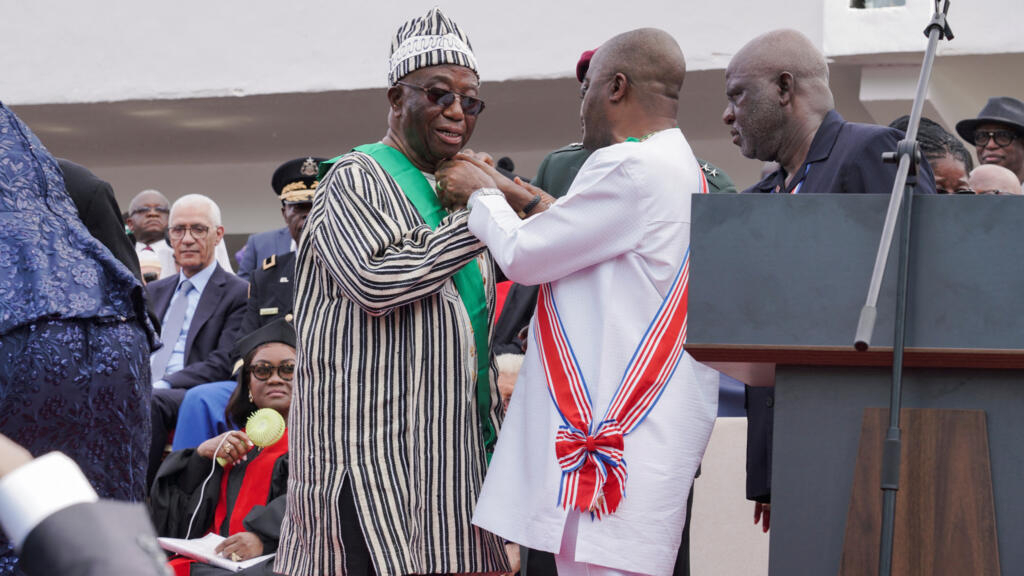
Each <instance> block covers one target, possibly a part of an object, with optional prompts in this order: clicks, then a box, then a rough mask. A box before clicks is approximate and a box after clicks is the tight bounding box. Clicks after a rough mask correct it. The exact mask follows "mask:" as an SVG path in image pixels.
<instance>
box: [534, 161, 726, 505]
mask: <svg viewBox="0 0 1024 576" xmlns="http://www.w3.org/2000/svg"><path fill="white" fill-rule="evenodd" d="M698 173H699V174H700V183H701V187H700V188H699V189H700V191H701V193H707V180H705V179H704V174H703V173H701V172H700V171H699V170H698ZM689 275H690V251H689V248H687V250H686V254H685V255H684V256H683V262H682V264H681V265H680V267H679V271H678V272H677V273H676V277H675V280H673V282H672V286H671V288H669V291H668V294H667V295H666V296H665V299H664V301H663V302H662V303H661V307H660V308H659V309H658V313H657V314H656V315H655V316H654V320H652V321H651V324H650V325H649V326H648V327H647V332H646V333H645V334H644V337H643V338H642V339H641V340H640V344H639V345H638V346H637V349H636V351H635V352H634V353H633V358H632V359H631V360H630V362H629V364H628V365H627V366H626V371H625V374H624V375H623V377H622V382H621V383H620V384H619V388H618V389H617V390H616V391H615V394H614V396H612V400H611V403H610V404H609V406H608V410H607V412H606V413H605V417H604V418H603V419H602V420H601V421H600V423H599V424H598V425H597V426H596V428H595V427H594V418H593V402H592V401H591V398H590V391H589V390H588V389H587V384H586V382H584V380H583V374H582V372H581V371H580V367H579V364H578V362H577V361H576V355H575V354H574V353H573V350H572V345H571V344H569V340H568V338H567V337H566V334H565V327H564V326H563V325H562V320H561V318H560V317H559V314H558V307H557V306H556V304H555V300H554V297H553V296H552V293H551V285H550V284H543V285H541V287H540V292H539V294H538V298H537V313H536V316H535V325H534V328H533V333H534V339H535V340H536V342H537V349H538V351H539V352H540V358H541V363H542V364H543V365H544V371H545V373H546V375H547V383H548V391H549V392H550V393H551V399H552V401H553V402H554V403H555V408H556V409H557V410H558V413H559V415H560V416H561V417H562V421H563V425H562V426H560V427H559V429H558V432H557V433H556V435H555V455H556V456H557V458H558V464H559V466H560V467H561V469H562V481H561V485H560V487H559V491H558V504H559V505H560V506H561V507H562V508H565V509H567V510H579V511H580V512H591V513H593V514H595V515H597V517H598V518H600V517H601V516H602V515H605V514H613V513H614V512H615V511H616V510H617V509H618V507H619V504H620V503H621V502H622V499H623V498H624V497H625V494H626V478H627V476H628V474H627V472H626V460H625V436H626V435H627V434H629V433H630V432H632V431H633V430H635V429H636V428H637V426H639V425H640V423H642V422H643V420H644V418H646V417H647V415H648V414H649V413H650V412H651V409H653V408H654V405H655V404H657V402H658V399H659V398H660V397H661V393H662V392H663V391H664V390H665V386H666V385H667V384H668V381H669V380H670V379H671V378H672V374H673V373H675V370H676V367H677V366H678V364H679V359H680V358H682V356H683V342H685V341H686V300H687V293H688V287H689Z"/></svg>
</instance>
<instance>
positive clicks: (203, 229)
mask: <svg viewBox="0 0 1024 576" xmlns="http://www.w3.org/2000/svg"><path fill="white" fill-rule="evenodd" d="M209 231H210V227H209V226H203V225H202V224H196V225H194V226H174V227H173V228H171V229H170V230H169V232H170V235H171V240H181V239H182V238H184V237H185V232H190V233H191V234H192V237H193V238H195V239H196V240H202V239H203V238H206V234H207V233H208V232H209Z"/></svg>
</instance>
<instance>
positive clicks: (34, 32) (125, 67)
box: [0, 0, 823, 104]
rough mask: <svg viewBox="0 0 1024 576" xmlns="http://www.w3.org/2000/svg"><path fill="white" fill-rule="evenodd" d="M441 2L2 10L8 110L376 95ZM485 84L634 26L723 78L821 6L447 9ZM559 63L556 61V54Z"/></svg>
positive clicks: (237, 2)
mask: <svg viewBox="0 0 1024 576" xmlns="http://www.w3.org/2000/svg"><path fill="white" fill-rule="evenodd" d="M432 5H433V2H432V1H427V2H411V1H400V2H399V1H390V2H388V1H384V2H354V1H351V0H341V1H338V0H333V1H327V0H303V1H295V2H282V1H280V0H213V1H211V0H179V1H175V2H161V3H158V2H149V1H139V0H105V1H102V2H81V1H77V0H0V6H2V8H3V16H4V17H3V18H0V54H3V62H4V70H3V74H0V99H2V100H4V101H5V102H7V103H9V104H42V103H72V102H103V101H118V100H135V99H157V98H195V97H207V96H244V95H252V94H269V93H291V92H317V91H327V90H352V89H359V88H372V87H380V86H383V85H384V84H385V78H386V73H385V58H386V56H387V50H388V46H389V38H390V37H391V35H392V34H393V33H394V32H395V30H396V29H397V27H398V26H399V25H400V24H401V23H402V22H404V21H405V20H407V19H408V18H411V17H413V16H416V15H419V14H423V13H425V12H426V11H427V10H428V9H429V8H430V7H431V6H432ZM440 5H441V8H442V10H444V11H445V12H446V13H447V14H448V15H450V16H451V17H452V18H453V19H454V20H455V21H456V22H458V23H459V25H460V26H462V27H463V28H464V30H466V31H467V33H468V34H469V36H470V40H471V41H472V43H473V45H474V48H475V50H476V51H477V56H478V60H479V62H480V66H481V70H482V76H483V79H484V81H495V80H508V79H519V78H550V77H565V76H569V75H571V74H572V69H571V68H570V67H569V66H568V65H567V64H569V62H567V59H566V58H565V57H564V56H565V55H566V54H579V53H580V52H582V51H583V50H585V49H588V48H592V47H595V46H597V45H598V44H600V43H601V42H602V41H604V40H605V39H607V38H609V37H611V36H613V35H614V34H617V33H619V32H622V31H624V30H628V29H631V28H637V27H642V26H657V27H660V28H664V29H666V30H668V31H669V32H671V33H672V34H673V35H674V36H675V37H676V38H677V39H678V40H679V42H680V44H681V46H682V48H683V52H684V53H685V54H686V55H687V59H688V65H689V68H690V69H691V70H705V69H715V68H719V69H720V68H724V67H725V65H726V64H727V63H728V59H729V57H730V55H731V54H732V53H733V52H735V50H736V49H737V48H739V47H740V46H741V45H742V44H743V43H744V42H746V41H747V40H749V39H750V38H752V37H754V36H755V35H757V34H758V33H760V32H762V31H764V30H768V29H770V28H775V27H781V26H792V27H796V28H798V29H800V30H802V31H804V32H805V33H807V34H808V35H809V36H810V37H811V38H812V39H814V40H815V41H816V42H818V43H820V42H821V27H822V10H823V4H822V3H821V2H820V1H817V0H789V1H787V2H786V3H785V10H780V6H781V4H780V3H777V2H736V1H715V2H710V1H701V2H698V1H695V0H684V1H679V0H650V1H644V0H641V1H635V2H626V3H624V2H621V1H610V0H597V1H589V2H581V1H578V0H572V1H552V0H515V1H512V2H501V3H499V2H479V1H477V0H472V1H471V0H449V1H447V2H443V3H440ZM553 55H557V57H553Z"/></svg>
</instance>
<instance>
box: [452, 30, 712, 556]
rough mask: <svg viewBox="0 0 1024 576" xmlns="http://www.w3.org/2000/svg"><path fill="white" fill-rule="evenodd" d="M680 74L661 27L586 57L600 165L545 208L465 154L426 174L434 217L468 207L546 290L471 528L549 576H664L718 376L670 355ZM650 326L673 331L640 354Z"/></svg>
mask: <svg viewBox="0 0 1024 576" xmlns="http://www.w3.org/2000/svg"><path fill="white" fill-rule="evenodd" d="M684 74H685V63H684V60H683V55H682V53H681V51H680V49H679V46H678V44H677V43H676V42H675V40H674V39H673V38H672V37H671V36H670V35H668V34H667V33H665V32H664V31H661V30H657V29H640V30H634V31H632V32H627V33H624V34H621V35H619V36H616V37H614V38H612V39H611V40H609V41H608V42H606V43H605V44H604V45H602V46H601V47H600V48H599V49H598V50H597V53H596V54H595V55H594V58H593V60H592V62H591V65H590V68H589V70H588V72H587V75H586V78H585V79H584V82H583V86H582V95H583V103H582V105H581V111H580V114H581V118H582V124H583V143H584V146H585V147H586V148H587V149H591V150H595V152H594V153H593V155H591V156H590V158H589V159H588V160H587V162H586V163H585V164H584V165H583V167H582V168H581V169H580V172H579V174H578V175H577V176H576V179H575V180H574V181H573V184H572V187H571V188H570V189H569V192H568V193H567V194H566V196H565V197H563V198H560V199H559V200H558V201H557V202H554V201H553V199H551V198H550V197H547V196H546V195H544V194H543V193H542V192H541V191H539V190H537V189H536V188H533V187H530V186H528V185H524V184H522V183H520V182H518V180H517V181H516V182H509V181H508V180H503V179H501V178H499V177H498V175H497V174H496V173H495V172H494V171H493V170H488V169H487V168H486V167H484V166H483V165H482V164H480V163H479V162H476V161H473V160H471V159H468V158H462V157H461V156H460V157H457V158H458V159H457V160H456V161H454V162H450V163H448V164H446V165H445V166H443V167H442V168H441V170H440V171H439V172H438V179H439V184H438V187H439V188H443V189H445V190H446V198H445V200H446V201H447V202H449V203H451V204H453V205H459V204H460V203H464V202H467V197H468V204H469V208H470V219H469V228H470V231H471V232H473V233H474V234H476V235H477V236H478V237H479V238H480V239H481V240H483V241H484V242H485V243H486V244H487V246H488V247H489V248H490V251H491V254H492V256H493V257H494V259H495V261H496V262H497V263H498V264H499V265H500V266H501V268H502V269H503V270H504V271H505V273H506V275H507V276H508V277H509V278H510V279H512V280H514V281H516V282H520V283H523V284H543V285H545V286H542V288H541V298H540V300H539V301H538V311H537V313H536V314H535V316H534V319H533V323H532V324H531V327H530V329H531V336H530V347H529V348H528V350H527V355H526V359H525V362H524V365H523V368H522V372H521V373H520V376H519V383H518V384H517V386H516V388H515V391H514V393H513V395H512V401H511V404H510V406H509V411H508V413H507V416H506V420H505V425H504V427H503V428H502V431H501V434H500V436H499V438H498V445H497V448H496V451H495V454H494V458H493V460H492V462H491V467H490V468H489V470H488V474H487V478H486V480H485V482H484V488H483V491H482V493H481V496H480V500H479V501H478V503H477V509H476V511H475V514H474V516H473V522H474V523H475V524H476V525H478V526H480V527H482V528H485V529H487V530H490V531H492V532H494V533H496V534H498V535H500V536H502V537H504V538H506V539H508V540H511V541H514V542H518V543H520V544H524V545H527V546H529V547H530V548H535V549H541V550H548V551H551V552H554V553H556V556H555V559H556V563H557V565H558V572H559V575H560V576H569V575H571V574H591V575H594V574H632V573H640V574H666V575H667V574H670V573H671V572H672V567H673V561H674V560H675V556H676V552H677V551H678V549H679V538H680V533H681V531H682V528H683V522H684V519H685V515H686V494H687V491H688V490H689V487H690V484H691V483H692V482H693V477H694V473H695V472H696V470H697V466H698V464H699V463H700V460H701V457H702V456H703V454H704V449H705V447H706V445H707V441H708V438H709V436H710V434H711V428H712V425H713V423H714V419H715V413H716V409H717V403H718V375H717V373H716V372H714V371H713V370H711V369H710V368H707V367H706V366H703V365H701V364H699V363H697V362H696V361H694V360H693V359H692V358H690V356H689V355H686V354H682V355H681V357H680V353H681V349H680V347H679V344H680V343H681V341H682V339H683V338H685V292H684V290H685V285H686V277H687V276H686V266H685V261H686V258H687V254H688V246H689V230H690V195H691V194H694V193H698V192H700V191H706V183H705V182H704V181H703V177H702V174H701V172H700V169H699V167H698V165H697V161H696V160H695V159H694V157H693V153H692V152H691V150H690V147H689V145H688V144H687V142H686V139H685V138H684V137H683V134H682V132H680V130H679V128H678V127H677V121H676V115H677V110H678V103H679V90H680V88H681V87H682V83H683V76H684ZM495 188H498V189H500V190H501V191H500V192H499V191H498V190H496V189H495ZM470 193H472V195H471V196H470ZM517 210H518V211H520V212H521V213H524V214H526V216H527V217H526V218H525V219H523V220H521V219H520V218H519V216H518V215H517V212H516V211H517ZM677 278H678V282H674V281H676V279H677ZM545 292H546V293H547V295H548V296H549V298H546V297H545ZM666 297H669V298H668V300H667V302H668V305H667V306H665V308H664V313H662V312H659V310H662V307H661V305H662V302H663V301H666ZM556 308H557V317H556V316H555V314H556V312H555V309H556ZM656 315H657V316H658V317H659V318H661V320H662V321H664V323H665V324H667V325H668V327H669V329H668V330H666V331H664V332H662V331H661V330H660V329H656V330H652V331H651V334H652V335H654V337H653V338H652V339H648V338H646V337H645V334H647V332H648V331H647V328H648V326H649V325H651V323H652V320H653V319H655V317H656ZM559 320H560V325H561V326H562V327H564V328H562V330H564V341H561V338H563V334H562V330H559ZM659 326H663V324H659ZM673 330H675V332H673ZM642 340H644V341H646V342H648V345H647V346H646V347H644V348H643V351H640V352H639V353H638V354H637V355H636V357H637V358H642V359H649V360H650V362H638V363H633V364H634V367H635V369H636V370H637V371H639V372H644V370H651V372H649V373H647V374H646V375H647V378H644V377H638V378H635V379H634V378H633V376H635V375H636V371H633V370H632V369H630V371H629V374H630V377H628V378H624V374H627V369H628V367H629V365H630V364H631V362H632V359H633V358H634V351H637V348H638V346H639V345H640V344H641V341H642ZM555 344H558V345H559V346H561V349H560V351H561V352H562V353H561V354H559V353H558V351H556V350H555ZM570 348H571V350H570ZM652 348H654V349H657V350H669V351H671V352H672V353H668V354H664V356H663V357H660V356H659V355H658V354H655V357H654V358H650V357H648V356H646V353H647V352H649V351H650V350H651V349H652ZM570 352H571V353H570ZM560 359H564V360H567V362H565V363H562V362H560ZM676 362H678V364H677V363H676ZM574 364H575V365H578V368H577V369H576V370H578V375H579V380H582V382H583V386H580V385H575V386H574V385H573V378H574V376H572V374H573V370H574V369H573V365H574ZM673 368H674V371H673ZM652 369H653V370H652ZM563 371H564V373H563ZM623 382H625V385H623V386H622V387H621V388H620V383H623ZM584 386H585V390H584V388H583V387H584ZM549 388H550V391H549ZM629 390H633V392H634V393H623V392H622V391H627V392H628V391H629ZM648 410H649V411H648ZM588 413H589V414H588ZM563 419H564V420H563ZM609 420H614V422H609ZM556 434H557V436H558V442H557V447H558V453H557V455H556ZM620 458H621V460H620ZM560 461H561V462H562V464H561V465H560ZM602 472H603V473H605V474H606V475H607V476H606V478H607V480H605V478H604V477H602V475H601V473H602ZM627 475H628V477H627ZM509 503H515V506H510V505H509ZM591 510H593V511H594V513H593V514H592V513H591V512H590V511H591Z"/></svg>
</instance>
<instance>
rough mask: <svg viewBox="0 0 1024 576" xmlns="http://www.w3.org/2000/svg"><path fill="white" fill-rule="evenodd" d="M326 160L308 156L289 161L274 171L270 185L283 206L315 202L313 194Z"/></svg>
mask: <svg viewBox="0 0 1024 576" xmlns="http://www.w3.org/2000/svg"><path fill="white" fill-rule="evenodd" d="M324 160H325V159H324V158H317V157H313V156H307V157H305V158H296V159H294V160H289V161H287V162H285V163H284V164H281V165H280V166H278V168H277V170H274V175H273V177H271V179H270V185H271V186H273V188H274V192H276V193H277V195H278V196H279V197H280V198H281V203H282V204H286V205H287V204H306V203H311V202H313V194H314V193H315V192H316V186H317V184H319V183H320V182H319V180H318V178H317V170H318V168H319V166H320V163H321V162H323V161H324Z"/></svg>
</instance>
